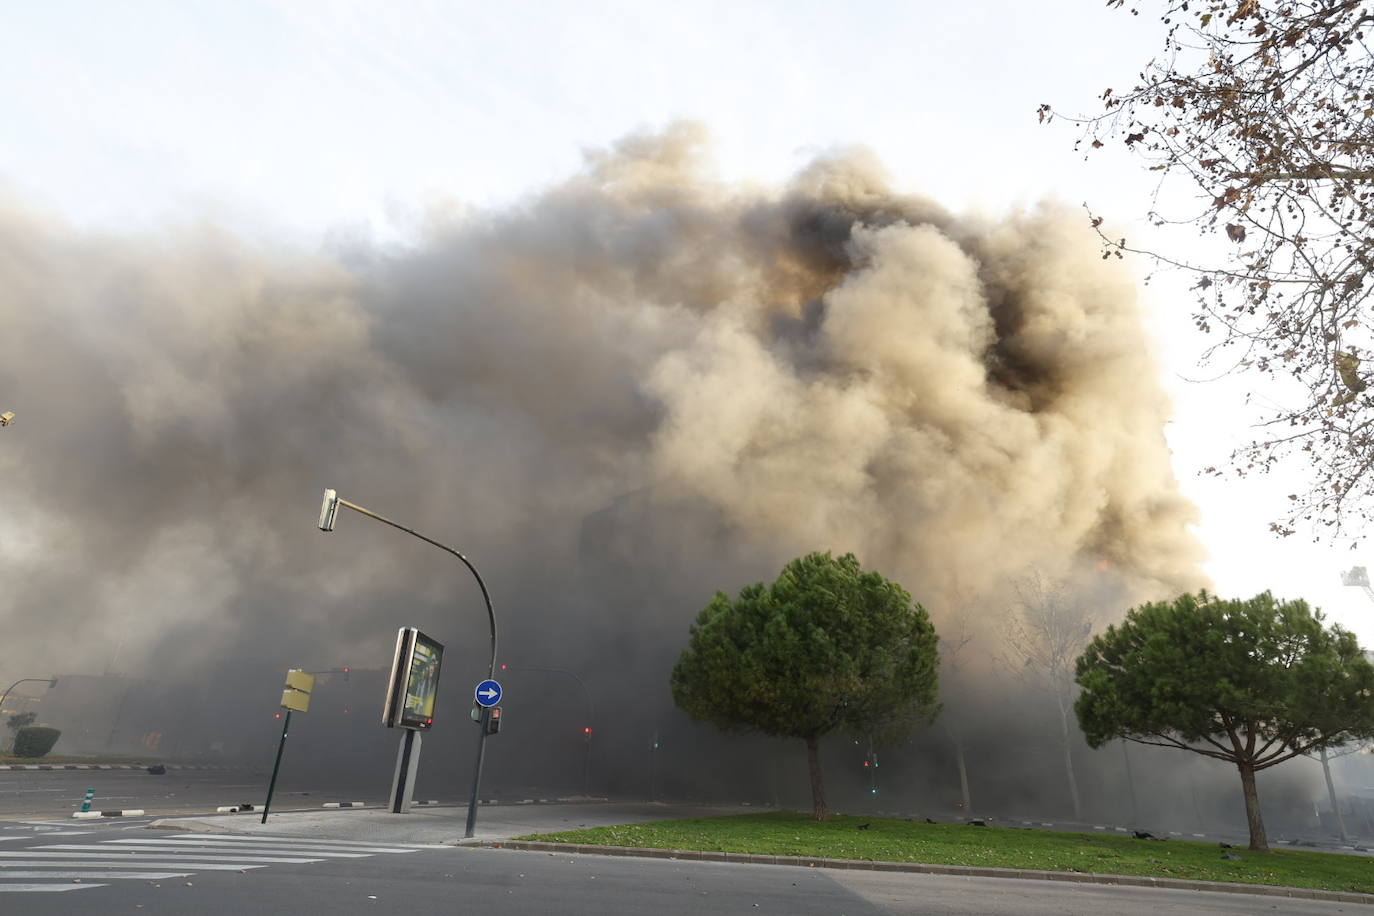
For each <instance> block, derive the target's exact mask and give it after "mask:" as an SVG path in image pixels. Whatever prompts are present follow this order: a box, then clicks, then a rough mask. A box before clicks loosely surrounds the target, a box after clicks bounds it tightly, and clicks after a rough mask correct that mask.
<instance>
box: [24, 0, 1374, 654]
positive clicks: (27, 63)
mask: <svg viewBox="0 0 1374 916" xmlns="http://www.w3.org/2000/svg"><path fill="white" fill-rule="evenodd" d="M6 18H7V23H6V27H5V29H4V30H3V33H0V116H2V117H3V125H4V127H3V129H0V200H3V201H4V202H5V203H6V204H7V205H10V206H17V207H21V208H23V209H25V210H27V211H30V212H31V213H34V214H37V215H38V216H39V217H40V218H41V219H43V220H48V221H55V222H57V223H61V224H66V225H69V226H72V227H76V228H78V229H82V230H91V231H94V232H98V233H108V234H113V235H131V236H154V237H156V236H158V235H160V234H168V235H174V234H176V233H177V232H179V231H182V230H184V229H185V228H186V227H190V226H199V225H203V224H207V223H208V224H212V225H215V226H219V227H223V228H224V229H226V230H227V231H230V232H232V233H234V234H235V235H237V236H239V237H241V238H245V239H250V240H252V241H253V242H254V243H255V244H259V245H262V246H264V247H276V248H280V249H283V250H294V251H306V252H308V251H313V250H316V249H319V248H321V247H322V246H324V247H339V246H343V247H346V246H347V245H348V244H349V243H350V241H351V240H354V241H356V240H365V241H368V242H370V243H375V244H379V245H389V246H400V247H404V246H405V245H406V244H407V243H408V242H409V241H410V240H412V239H413V238H414V237H415V236H416V235H417V233H419V232H421V231H422V230H423V228H424V227H425V226H427V225H429V224H430V223H431V221H432V220H433V219H435V218H436V217H439V216H446V215H452V214H455V213H457V214H462V213H475V214H480V213H482V212H487V211H491V210H510V209H517V210H518V209H519V208H520V207H521V206H523V205H524V204H525V203H526V202H528V201H530V200H531V199H532V198H533V197H534V196H535V195H537V194H538V193H539V192H541V191H542V190H545V189H547V188H548V187H550V186H552V185H554V184H556V183H557V182H560V181H562V180H563V179H565V178H566V177H567V176H568V175H570V174H572V173H574V172H576V171H577V170H578V169H579V168H580V167H581V165H582V163H583V159H584V156H585V155H586V153H587V152H588V151H595V150H604V149H606V148H608V147H610V146H611V145H613V144H614V143H616V142H617V141H618V140H619V139H620V138H622V137H625V136H626V135H628V134H631V133H634V132H637V131H645V130H650V131H652V130H656V129H662V128H664V127H666V126H667V125H670V124H672V123H674V122H677V121H679V120H681V119H688V120H692V121H697V122H700V123H701V124H703V125H705V127H706V129H707V130H708V131H709V133H710V136H711V137H712V151H713V152H712V155H713V156H714V159H715V162H716V167H717V169H718V171H719V174H720V175H721V176H722V177H724V178H725V179H726V180H728V181H731V182H737V183H741V184H742V185H748V184H759V185H775V184H779V183H781V182H783V181H785V180H786V179H787V178H788V177H789V176H791V175H793V174H794V173H795V172H796V171H797V170H798V169H799V168H801V167H802V166H803V165H805V164H806V163H807V162H808V161H810V160H811V159H813V158H814V157H815V156H817V155H818V154H822V153H825V152H827V151H831V150H836V149H844V148H849V147H854V146H861V147H865V148H867V149H869V150H871V151H872V152H873V154H874V155H875V156H876V157H877V159H878V160H880V161H881V162H882V163H883V165H884V166H885V167H886V169H887V170H888V172H889V173H890V176H891V177H890V182H891V184H892V185H893V186H894V187H895V188H898V189H900V190H903V191H909V192H912V193H919V194H923V195H926V196H929V197H933V198H934V199H936V200H937V201H938V202H940V203H941V204H943V205H944V206H946V207H948V208H950V209H952V210H955V211H958V212H972V213H975V214H987V215H990V216H994V217H996V216H1001V215H1003V214H1005V213H1007V212H1009V211H1013V210H1015V209H1016V208H1022V207H1028V206H1032V205H1034V204H1035V203H1036V202H1038V201H1041V200H1045V199H1051V200H1059V201H1063V202H1066V203H1069V204H1072V205H1077V204H1079V203H1080V202H1088V203H1089V204H1090V205H1091V206H1092V207H1093V208H1094V210H1095V211H1096V212H1099V213H1102V214H1104V215H1106V216H1107V217H1108V220H1109V225H1112V226H1116V227H1120V228H1122V231H1123V232H1126V233H1132V234H1133V236H1132V237H1133V238H1135V237H1145V238H1148V237H1149V235H1148V233H1149V232H1150V230H1149V228H1148V227H1147V226H1144V225H1142V224H1141V222H1140V221H1139V220H1138V218H1137V217H1138V215H1139V214H1140V213H1142V212H1143V210H1144V209H1145V207H1146V206H1147V196H1148V193H1149V190H1150V187H1151V184H1150V179H1149V176H1148V175H1145V174H1143V173H1142V172H1141V170H1140V168H1139V167H1138V166H1137V165H1136V164H1135V163H1134V162H1132V161H1130V160H1128V159H1125V158H1124V157H1116V156H1112V155H1101V156H1098V157H1096V158H1094V159H1093V160H1091V161H1084V159H1083V158H1082V156H1081V155H1080V154H1078V153H1075V152H1074V150H1073V148H1072V147H1073V142H1074V140H1075V139H1076V136H1075V134H1074V132H1073V129H1072V127H1070V126H1068V125H1065V124H1055V125H1050V126H1043V125H1039V124H1037V121H1036V117H1035V110H1036V108H1037V107H1038V106H1039V105H1040V104H1041V103H1050V104H1052V105H1054V106H1055V107H1056V108H1057V109H1059V110H1063V111H1089V112H1090V111H1093V110H1094V106H1095V104H1097V100H1098V97H1099V96H1100V95H1101V93H1102V91H1103V90H1104V89H1106V88H1107V87H1109V86H1114V85H1116V86H1119V85H1123V84H1126V83H1128V82H1129V81H1130V80H1131V78H1132V77H1133V75H1134V73H1135V72H1136V70H1137V69H1138V67H1139V66H1140V65H1142V64H1143V63H1144V61H1145V60H1147V59H1148V58H1149V57H1150V56H1151V55H1152V54H1153V53H1154V52H1155V50H1156V49H1157V47H1158V45H1159V43H1160V39H1161V36H1160V34H1159V25H1158V23H1157V21H1155V20H1154V19H1152V18H1150V17H1149V16H1148V15H1142V16H1140V17H1132V16H1130V15H1129V14H1128V13H1127V12H1124V11H1120V10H1106V9H1103V8H1101V7H1100V5H1084V4H1080V3H1070V2H1065V0H1055V2H1051V3H1047V4H1025V3H1019V2H988V3H984V4H978V5H975V6H973V7H972V8H956V7H955V6H953V5H950V4H944V3H895V2H894V3H877V2H851V3H846V4H828V3H811V2H788V3H740V2H734V3H709V2H702V3H693V4H667V3H628V2H627V3H598V2H581V3H556V2H546V3H528V2H526V3H507V4H499V5H498V4H477V3H457V2H454V3H443V2H398V3H393V4H386V5H379V4H370V3H361V2H357V3H353V2H331V3H309V2H302V3H270V2H241V3H234V4H221V3H195V2H179V3H170V2H168V3H154V2H131V3H127V4H120V5H111V4H97V3H89V2H88V3H76V2H61V0H57V2H49V3H43V4H24V5H21V6H19V7H17V8H15V9H14V10H11V11H10V12H9V13H7V17H6ZM1175 243H1179V240H1175ZM1182 243H1185V244H1186V243H1188V242H1187V241H1186V240H1182ZM1133 269H1134V270H1137V271H1138V272H1139V274H1140V275H1141V277H1142V278H1143V276H1144V274H1145V273H1146V272H1147V271H1148V269H1149V268H1148V265H1146V264H1144V263H1140V264H1138V265H1135V266H1133ZM1183 285H1184V284H1183V282H1182V281H1181V280H1180V279H1178V278H1169V277H1163V278H1157V279H1155V280H1154V281H1153V282H1151V283H1150V285H1148V286H1142V289H1141V296H1142V301H1143V303H1144V305H1145V309H1146V320H1147V325H1148V327H1149V329H1150V332H1151V333H1152V334H1153V341H1152V345H1153V347H1154V348H1155V351H1156V353H1157V355H1158V357H1159V359H1160V361H1161V365H1162V367H1163V368H1162V371H1163V377H1162V379H1161V382H1162V384H1163V385H1164V387H1165V389H1166V390H1167V391H1168V393H1169V394H1170V396H1171V398H1172V400H1173V404H1174V417H1173V420H1172V421H1171V422H1170V423H1169V425H1168V426H1167V429H1166V434H1167V437H1168V442H1169V445H1170V447H1171V448H1172V450H1173V454H1174V471H1175V474H1176V475H1177V477H1178V478H1179V481H1180V484H1181V486H1182V489H1183V491H1184V492H1185V493H1186V494H1187V495H1188V496H1189V497H1191V498H1192V499H1193V500H1194V501H1195V502H1196V504H1197V505H1198V507H1199V510H1200V522H1199V525H1198V527H1197V535H1198V537H1199V538H1200V540H1201V541H1202V543H1203V545H1204V547H1205V548H1206V551H1207V553H1208V560H1207V563H1206V566H1205V569H1206V571H1207V573H1208V574H1209V575H1210V577H1211V578H1212V580H1213V582H1214V585H1215V587H1216V590H1217V591H1218V592H1219V593H1221V594H1224V595H1236V596H1248V595H1251V594H1254V593H1256V592H1259V591H1263V590H1266V589H1269V590H1272V591H1274V592H1275V593H1276V594H1278V595H1280V596H1283V597H1303V598H1306V599H1307V600H1308V601H1309V602H1311V603H1313V604H1316V605H1318V606H1320V607H1322V608H1323V609H1324V610H1325V611H1326V612H1327V613H1328V615H1329V617H1330V618H1331V619H1332V620H1335V621H1337V622H1339V623H1342V624H1343V625H1345V626H1347V627H1349V628H1351V629H1353V630H1354V631H1355V632H1356V633H1357V634H1358V635H1359V636H1360V638H1361V642H1362V643H1364V644H1365V645H1369V644H1371V643H1374V605H1371V603H1370V601H1369V599H1367V598H1366V597H1365V596H1364V594H1362V593H1361V591H1360V590H1359V589H1354V588H1344V587H1342V586H1341V585H1340V583H1339V579H1338V574H1339V572H1340V571H1341V570H1342V569H1346V568H1349V567H1350V566H1351V565H1354V564H1362V563H1365V562H1366V559H1365V558H1366V556H1367V555H1368V551H1367V549H1366V548H1363V547H1359V546H1356V547H1355V548H1354V549H1353V550H1352V549H1351V547H1350V546H1349V545H1348V544H1337V545H1328V544H1313V543H1311V540H1312V539H1311V537H1310V535H1309V534H1308V533H1307V532H1299V533H1298V534H1297V535H1295V536H1293V537H1290V538H1287V539H1283V540H1278V539H1276V538H1275V537H1274V536H1273V535H1271V534H1270V533H1269V532H1268V526H1267V523H1268V521H1269V519H1270V518H1271V517H1273V516H1274V515H1275V514H1277V513H1278V512H1281V511H1282V503H1283V497H1284V494H1285V493H1287V492H1291V490H1292V486H1291V485H1290V484H1286V483H1285V481H1284V480H1283V479H1282V478H1278V479H1275V478H1260V479H1257V480H1250V481H1246V482H1245V483H1244V484H1240V483H1237V482H1234V481H1219V480H1215V479H1212V478H1206V477H1201V476H1199V474H1198V472H1199V471H1200V470H1201V468H1203V467H1205V466H1208V465H1213V464H1218V463H1222V462H1224V460H1225V458H1226V455H1227V454H1229V452H1230V451H1231V449H1232V448H1234V447H1235V446H1237V445H1239V444H1241V443H1242V442H1244V441H1245V440H1246V437H1247V435H1248V426H1247V423H1248V422H1252V421H1253V413H1249V412H1247V411H1246V410H1245V409H1243V408H1242V406H1241V398H1242V397H1243V393H1244V391H1245V390H1246V389H1245V387H1244V386H1243V385H1237V384H1235V383H1233V382H1231V381H1219V382H1210V383H1199V382H1198V381H1194V380H1197V379H1206V378H1211V377H1213V376H1215V375H1216V374H1217V371H1218V370H1217V369H1216V368H1215V367H1213V368H1210V369H1208V368H1199V367H1198V366H1197V358H1198V354H1199V353H1200V352H1201V350H1202V348H1203V347H1204V346H1205V344H1206V341H1205V340H1203V339H1200V338H1199V337H1197V335H1196V334H1195V333H1194V332H1193V330H1192V326H1191V322H1190V321H1189V318H1188V301H1189V300H1188V298H1187V296H1186V294H1185V293H1184V292H1183V289H1182V287H1183ZM0 359H3V356H0ZM4 399H5V392H4V391H0V401H4ZM22 408H23V405H22V404H21V405H13V404H5V403H0V409H9V410H15V412H16V414H18V419H17V421H16V423H15V425H14V426H12V427H9V428H6V429H5V430H3V432H0V446H3V445H4V441H3V440H4V439H5V438H8V437H10V436H19V435H23V433H24V427H25V425H26V424H32V423H34V422H36V418H33V417H31V416H25V415H24V411H23V409H22ZM9 537H10V544H11V546H13V544H14V543H15V541H14V537H15V536H14V534H13V532H12V531H11V532H10V534H9Z"/></svg>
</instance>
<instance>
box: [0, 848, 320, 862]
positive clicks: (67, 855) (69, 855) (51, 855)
mask: <svg viewBox="0 0 1374 916" xmlns="http://www.w3.org/2000/svg"><path fill="white" fill-rule="evenodd" d="M77 848H78V849H90V848H91V847H89V846H80V847H77ZM158 852H161V853H166V852H168V850H166V849H159V850H158ZM0 858H5V859H77V860H80V859H121V858H122V859H123V860H124V864H126V865H127V864H129V862H130V860H131V859H133V858H134V853H132V852H131V853H127V854H125V855H122V856H121V855H120V854H119V853H118V852H116V851H115V850H113V849H111V850H106V851H105V852H28V851H24V852H9V851H8V850H6V851H5V853H4V854H3V856H0ZM184 858H185V859H186V860H187V861H188V862H189V861H192V860H194V861H196V862H268V863H271V862H275V863H280V864H288V865H296V864H313V863H315V862H323V861H324V859H305V858H301V857H299V856H291V857H288V856H218V855H216V856H210V855H206V856H202V855H189V856H185V857H184ZM197 867H199V866H197Z"/></svg>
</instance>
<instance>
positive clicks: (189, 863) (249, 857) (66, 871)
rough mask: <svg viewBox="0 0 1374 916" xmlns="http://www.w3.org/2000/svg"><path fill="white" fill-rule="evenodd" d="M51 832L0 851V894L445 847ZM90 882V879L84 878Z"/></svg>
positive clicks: (10, 837) (49, 890) (177, 876)
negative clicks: (55, 835) (82, 840)
mask: <svg viewBox="0 0 1374 916" xmlns="http://www.w3.org/2000/svg"><path fill="white" fill-rule="evenodd" d="M74 832H75V831H74ZM51 835H52V834H42V833H38V834H34V835H30V836H26V837H23V839H26V840H29V841H30V842H32V841H35V840H38V841H40V844H39V845H30V846H28V847H27V848H26V849H23V850H15V849H14V847H12V846H9V847H5V848H4V849H3V850H0V893H4V892H8V893H20V892H23V893H44V892H46V893H56V892H61V891H69V890H84V889H86V888H92V887H108V886H109V885H108V884H106V883H102V882H105V881H113V880H119V879H126V880H144V881H164V880H168V879H171V878H179V877H189V876H191V875H194V874H195V873H196V872H200V871H239V872H246V871H247V870H248V869H251V868H263V867H264V866H265V865H267V864H279V863H280V864H313V863H316V862H323V861H326V860H332V859H364V858H369V857H370V856H373V855H377V854H384V855H386V854H389V855H397V854H404V853H411V852H418V851H420V850H421V849H442V848H447V847H443V846H441V845H436V844H429V843H424V844H422V843H406V844H383V845H376V844H369V843H367V842H365V841H361V840H313V839H309V838H306V837H255V836H235V835H229V834H185V835H180V836H176V837H166V838H159V837H147V838H143V839H139V838H124V839H118V840H104V841H102V842H99V843H86V844H77V843H43V842H41V841H42V840H46V839H48V837H49V836H51ZM3 839H20V837H15V836H8V837H3ZM145 859H146V860H145ZM154 860H156V861H154ZM17 879H22V880H17ZM37 879H46V883H38V880H37ZM88 880H90V881H94V883H86V882H87V881H88Z"/></svg>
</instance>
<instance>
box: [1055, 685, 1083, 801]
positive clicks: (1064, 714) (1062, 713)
mask: <svg viewBox="0 0 1374 916" xmlns="http://www.w3.org/2000/svg"><path fill="white" fill-rule="evenodd" d="M1059 726H1060V741H1061V743H1062V744H1063V745H1064V772H1065V773H1066V774H1067V775H1068V777H1069V799H1070V801H1072V802H1073V819H1074V820H1081V819H1082V817H1083V810H1082V806H1081V805H1080V804H1079V802H1078V780H1077V779H1075V778H1074V775H1073V755H1072V754H1071V753H1070V752H1069V710H1068V707H1067V706H1065V704H1064V697H1063V695H1062V694H1061V695H1060V696H1059Z"/></svg>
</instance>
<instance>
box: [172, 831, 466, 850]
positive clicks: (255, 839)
mask: <svg viewBox="0 0 1374 916" xmlns="http://www.w3.org/2000/svg"><path fill="white" fill-rule="evenodd" d="M178 839H186V840H225V841H232V842H236V843H281V844H284V845H288V846H295V845H298V844H300V843H311V844H317V845H320V846H330V847H333V846H338V847H339V848H341V849H348V848H349V847H353V846H376V845H378V844H377V843H369V842H367V841H366V840H314V839H309V838H307V837H285V836H245V835H243V834H236V833H183V834H181V836H179V837H178ZM381 845H384V846H390V847H392V848H395V849H452V848H453V847H452V846H445V845H444V844H442V843H383V844H381Z"/></svg>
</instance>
